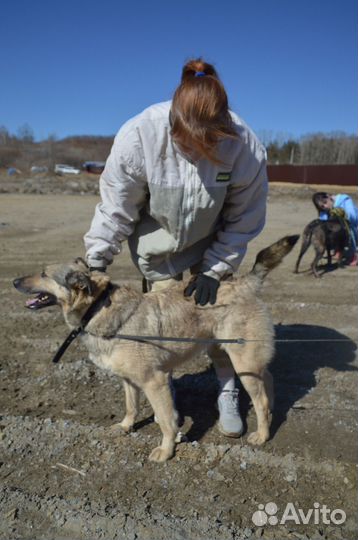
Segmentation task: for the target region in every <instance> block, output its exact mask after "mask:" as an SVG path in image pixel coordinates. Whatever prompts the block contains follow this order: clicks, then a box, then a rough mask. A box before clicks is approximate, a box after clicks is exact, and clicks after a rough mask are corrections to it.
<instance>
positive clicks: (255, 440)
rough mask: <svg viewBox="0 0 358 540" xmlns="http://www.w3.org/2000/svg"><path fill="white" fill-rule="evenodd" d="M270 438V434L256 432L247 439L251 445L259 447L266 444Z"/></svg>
mask: <svg viewBox="0 0 358 540" xmlns="http://www.w3.org/2000/svg"><path fill="white" fill-rule="evenodd" d="M268 438H269V435H268V433H264V432H260V431H254V432H253V433H251V434H250V435H249V436H248V438H247V441H248V442H249V443H250V444H255V445H257V446H259V445H260V444H264V442H266V441H267V440H268Z"/></svg>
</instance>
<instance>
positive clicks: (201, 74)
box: [195, 71, 206, 77]
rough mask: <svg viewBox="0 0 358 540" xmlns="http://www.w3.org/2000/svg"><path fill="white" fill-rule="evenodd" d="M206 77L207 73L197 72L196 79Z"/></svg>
mask: <svg viewBox="0 0 358 540" xmlns="http://www.w3.org/2000/svg"><path fill="white" fill-rule="evenodd" d="M205 75H206V73H205V71H197V72H196V73H195V77H204V76H205Z"/></svg>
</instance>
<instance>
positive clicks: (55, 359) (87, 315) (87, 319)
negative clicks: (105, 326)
mask: <svg viewBox="0 0 358 540" xmlns="http://www.w3.org/2000/svg"><path fill="white" fill-rule="evenodd" d="M112 289H113V285H112V284H111V283H108V285H107V287H106V288H105V289H104V290H103V291H102V292H101V294H100V295H99V297H98V298H97V300H95V301H94V302H93V304H91V306H90V307H89V308H88V310H87V311H86V313H85V314H84V315H83V317H82V319H81V323H80V325H79V327H78V328H75V329H74V330H72V332H70V334H69V335H68V336H67V338H66V339H65V341H64V342H63V343H62V345H61V347H59V349H58V351H57V352H56V354H55V356H54V357H53V359H52V362H53V363H54V364H57V363H58V362H59V361H60V359H61V358H62V356H63V355H64V353H65V352H66V350H67V349H68V347H69V346H70V345H71V343H72V341H73V340H74V339H76V337H77V336H78V335H79V334H81V333H82V332H84V331H85V328H86V326H87V324H88V323H89V322H90V320H91V319H92V317H93V315H94V314H95V313H96V311H97V310H98V308H99V307H101V305H102V304H103V303H104V302H105V301H106V300H107V299H108V298H109V295H110V293H111V291H112Z"/></svg>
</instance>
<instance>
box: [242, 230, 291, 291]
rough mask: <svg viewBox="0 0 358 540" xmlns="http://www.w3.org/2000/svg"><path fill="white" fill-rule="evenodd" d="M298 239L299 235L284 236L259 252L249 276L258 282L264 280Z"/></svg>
mask: <svg viewBox="0 0 358 540" xmlns="http://www.w3.org/2000/svg"><path fill="white" fill-rule="evenodd" d="M299 237H300V235H299V234H294V235H292V236H284V237H283V238H281V240H279V241H278V242H275V243H274V244H272V245H271V246H269V247H267V248H265V249H263V250H262V251H260V252H259V253H258V255H257V257H256V260H255V264H254V266H253V268H252V270H251V272H250V274H251V275H254V276H256V277H258V278H259V280H260V281H262V280H264V279H265V277H266V276H267V274H268V273H269V272H271V270H273V269H274V268H276V266H278V265H279V264H280V263H281V261H282V260H283V258H284V257H286V255H288V253H290V251H291V250H292V248H293V247H294V246H295V244H296V242H297V240H298V239H299Z"/></svg>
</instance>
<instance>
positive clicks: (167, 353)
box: [14, 236, 298, 462]
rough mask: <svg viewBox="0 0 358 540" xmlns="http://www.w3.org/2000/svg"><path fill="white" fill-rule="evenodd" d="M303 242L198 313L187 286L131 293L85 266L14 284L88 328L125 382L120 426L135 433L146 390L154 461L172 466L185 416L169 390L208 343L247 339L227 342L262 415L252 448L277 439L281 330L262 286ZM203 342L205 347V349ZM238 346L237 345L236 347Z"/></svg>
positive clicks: (266, 258) (35, 303) (93, 351)
mask: <svg viewBox="0 0 358 540" xmlns="http://www.w3.org/2000/svg"><path fill="white" fill-rule="evenodd" d="M297 239H298V236H287V237H285V238H282V239H281V240H279V241H278V242H276V243H275V244H273V245H272V246H270V247H268V248H266V249H264V250H262V251H261V252H260V253H259V254H258V255H257V258H256V261H255V264H254V266H253V269H252V270H251V272H250V273H249V274H247V275H246V276H244V277H239V278H238V279H235V280H233V281H229V282H225V281H224V282H222V283H221V285H220V288H219V290H218V296H217V302H216V304H215V305H214V306H204V307H199V306H196V305H195V303H194V301H193V299H192V298H185V297H184V295H183V289H184V287H185V283H183V284H180V283H179V284H178V285H177V286H175V287H173V288H171V289H167V290H164V291H162V292H151V293H147V294H142V293H140V292H137V291H136V290H133V289H131V288H130V287H128V286H119V285H116V284H112V283H110V278H109V276H108V275H107V274H103V273H100V272H90V271H89V269H88V267H87V265H86V264H85V262H84V261H83V260H82V259H76V260H75V261H73V262H72V263H70V264H60V265H49V266H47V267H46V268H45V269H44V270H43V272H42V273H40V274H38V275H33V276H26V277H23V278H19V279H16V280H15V281H14V285H15V287H16V288H17V289H18V290H19V291H21V292H23V293H26V294H36V295H37V296H36V298H33V299H31V300H28V301H27V306H28V307H29V308H31V309H39V308H43V307H46V306H50V305H54V304H58V305H60V306H61V307H62V310H63V314H64V317H65V320H66V322H67V324H68V325H69V326H70V327H71V328H72V329H76V328H78V329H82V331H81V334H80V335H81V338H82V339H83V341H84V343H85V345H86V347H87V349H88V351H89V356H90V359H91V360H92V361H93V362H95V363H96V364H97V365H98V366H100V367H103V368H106V369H109V370H111V371H112V372H113V373H116V374H118V375H120V376H121V377H122V378H123V381H124V389H125V397H126V414H125V417H124V419H123V420H122V422H120V424H116V425H115V426H112V427H113V428H118V427H120V428H121V429H123V430H124V431H130V430H131V429H132V427H133V425H134V422H135V418H136V416H137V413H138V401H139V400H138V397H139V389H142V390H143V391H144V393H145V395H146V397H147V398H148V400H149V402H150V404H151V406H152V407H153V410H154V413H155V415H156V418H157V419H158V422H159V426H160V429H161V431H162V434H163V439H162V442H161V445H160V446H158V447H157V448H154V450H152V452H151V454H150V457H149V459H150V460H152V461H157V462H160V461H166V460H167V459H169V458H170V457H172V456H173V454H174V448H175V439H176V435H177V432H178V426H177V413H176V411H175V407H174V404H173V399H172V394H171V391H170V387H169V373H170V372H171V371H172V370H173V369H174V368H175V367H176V366H178V365H179V364H181V363H183V362H184V361H185V360H188V359H189V358H191V357H193V356H194V355H196V354H198V353H199V352H200V351H201V350H203V349H205V348H207V347H208V344H207V343H203V341H205V339H213V338H214V339H224V340H225V339H227V340H230V339H232V340H233V338H235V339H236V338H242V339H243V340H244V341H243V342H242V343H237V342H229V343H222V344H221V347H222V348H223V349H224V350H225V351H226V352H227V353H228V355H229V357H230V359H231V362H232V364H233V366H234V368H235V371H236V373H237V374H238V375H239V377H240V379H241V381H242V383H243V385H244V387H245V388H246V390H247V392H248V393H249V395H250V397H251V400H252V403H253V405H254V408H255V412H256V415H257V424H258V425H257V431H255V432H254V433H251V434H250V435H249V437H248V441H249V442H250V443H251V444H263V443H264V442H265V441H267V439H268V438H269V410H270V404H271V403H272V399H273V396H272V395H271V394H272V380H271V375H270V374H269V372H268V371H267V369H266V368H267V365H268V363H269V362H270V360H271V358H272V355H273V351H274V342H273V325H272V322H271V319H270V316H269V314H268V312H267V310H266V308H265V305H264V304H263V302H262V301H261V300H260V299H259V298H258V296H257V293H258V291H259V289H260V286H261V283H262V280H263V279H264V277H265V276H266V274H267V273H268V272H269V271H270V270H271V269H273V268H275V267H276V266H277V265H278V264H279V263H280V262H281V260H282V259H283V257H284V256H285V255H286V254H287V253H289V252H290V251H291V249H292V247H293V246H294V245H295V243H296V242H297ZM121 335H145V336H162V337H175V338H194V339H197V340H198V341H197V342H185V341H184V342H171V341H161V342H158V341H152V342H150V341H140V342H139V341H128V340H124V339H121ZM200 340H202V342H200ZM233 341H234V340H233Z"/></svg>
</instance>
